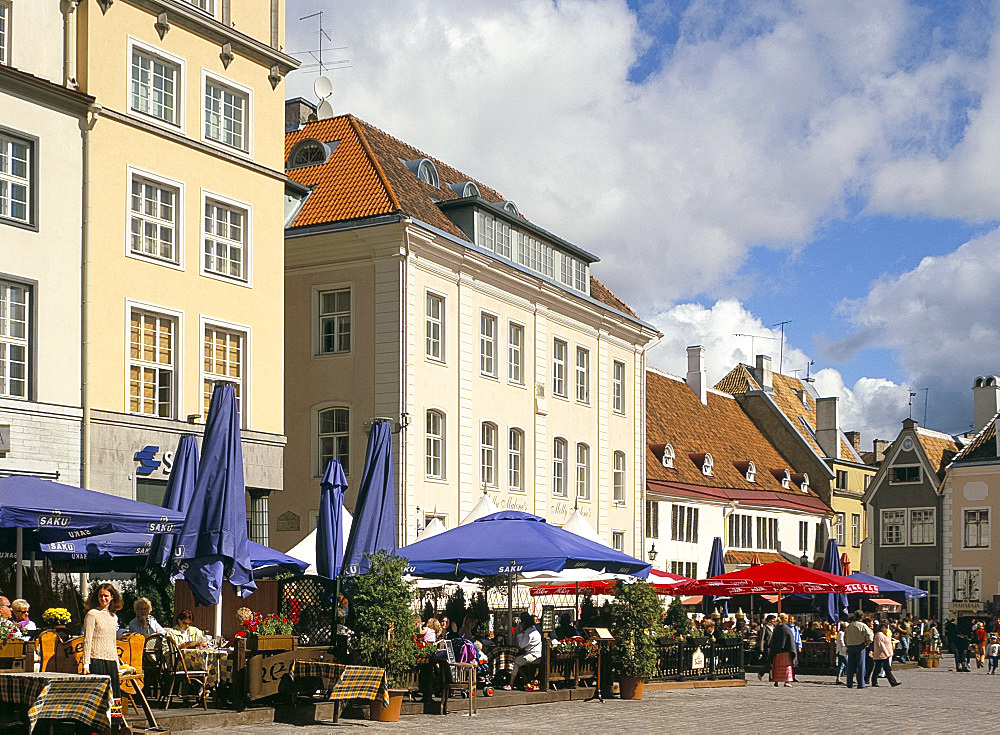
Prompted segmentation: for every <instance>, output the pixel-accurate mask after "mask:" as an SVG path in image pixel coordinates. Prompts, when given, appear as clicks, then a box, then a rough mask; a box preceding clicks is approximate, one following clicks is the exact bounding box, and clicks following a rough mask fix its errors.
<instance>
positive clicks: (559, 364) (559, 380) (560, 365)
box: [552, 339, 566, 398]
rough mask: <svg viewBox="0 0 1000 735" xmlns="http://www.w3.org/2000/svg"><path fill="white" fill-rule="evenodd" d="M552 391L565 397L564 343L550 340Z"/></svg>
mask: <svg viewBox="0 0 1000 735" xmlns="http://www.w3.org/2000/svg"><path fill="white" fill-rule="evenodd" d="M552 393H553V394H554V395H557V396H562V397H563V398H565V397H566V343H565V342H563V341H562V340H559V339H557V340H554V341H553V342H552Z"/></svg>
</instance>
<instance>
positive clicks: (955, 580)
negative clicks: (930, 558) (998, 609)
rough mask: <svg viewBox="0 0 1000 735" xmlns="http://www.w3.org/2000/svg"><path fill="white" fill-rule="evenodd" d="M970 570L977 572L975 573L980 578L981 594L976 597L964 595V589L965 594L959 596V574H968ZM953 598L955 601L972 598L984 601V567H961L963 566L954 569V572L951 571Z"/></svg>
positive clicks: (979, 587) (976, 600) (975, 600)
mask: <svg viewBox="0 0 1000 735" xmlns="http://www.w3.org/2000/svg"><path fill="white" fill-rule="evenodd" d="M969 572H975V574H976V575H977V577H978V580H979V583H978V590H979V596H978V597H975V598H972V597H965V596H964V590H963V596H962V597H959V596H958V575H959V574H962V573H966V574H967V573H969ZM963 587H964V585H963ZM951 599H952V601H954V602H964V601H966V600H972V601H974V602H981V601H982V599H983V570H982V567H961V568H955V569H952V572H951Z"/></svg>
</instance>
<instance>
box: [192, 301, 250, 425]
mask: <svg viewBox="0 0 1000 735" xmlns="http://www.w3.org/2000/svg"><path fill="white" fill-rule="evenodd" d="M198 321H199V324H198V327H199V329H198V373H199V381H198V397H199V401H198V410H199V412H203V411H207V409H206V408H205V405H204V401H205V380H206V376H207V375H208V374H207V373H206V371H205V330H206V329H209V328H211V329H219V330H223V331H227V332H239V333H242V335H243V351H242V354H241V358H242V360H243V366H242V369H241V371H240V372H241V374H242V381H241V385H240V395H239V408H240V421H241V426H242V428H244V429H250V428H252V422H251V421H250V416H251V415H252V413H251V410H252V407H253V403H252V401H253V394H252V388H253V380H252V378H253V329H252V328H251V327H250V326H249V325H248V324H237V323H236V322H230V321H226V320H223V319H215V318H214V317H210V316H205V315H202V316H201V318H200V319H199V320H198ZM229 382H233V381H232V380H230V381H229Z"/></svg>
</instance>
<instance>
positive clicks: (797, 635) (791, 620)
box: [788, 615, 802, 681]
mask: <svg viewBox="0 0 1000 735" xmlns="http://www.w3.org/2000/svg"><path fill="white" fill-rule="evenodd" d="M788 629H789V630H791V631H792V640H793V641H795V661H796V662H798V660H799V654H800V653H802V631H801V630H800V629H799V626H798V625H797V624H796V622H795V616H794V615H789V616H788ZM792 681H795V669H794V667H793V668H792Z"/></svg>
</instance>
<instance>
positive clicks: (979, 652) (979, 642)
mask: <svg viewBox="0 0 1000 735" xmlns="http://www.w3.org/2000/svg"><path fill="white" fill-rule="evenodd" d="M15 602H16V600H15ZM972 644H973V645H974V646H975V649H976V668H977V669H981V668H983V666H984V665H985V664H986V626H985V625H983V622H982V621H981V620H980V621H978V622H977V623H976V624H975V625H974V626H973V627H972Z"/></svg>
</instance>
